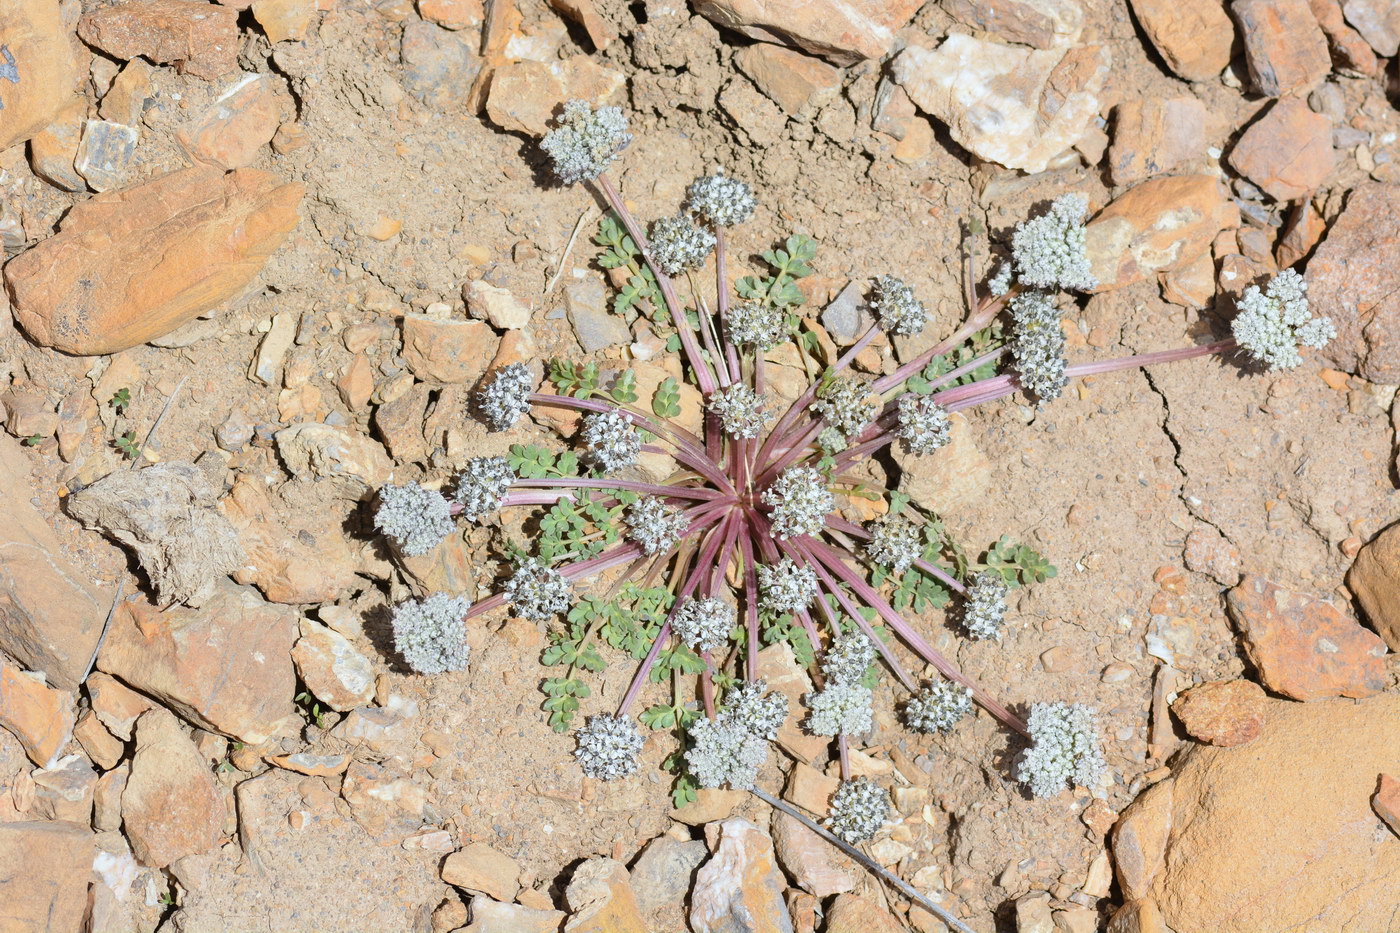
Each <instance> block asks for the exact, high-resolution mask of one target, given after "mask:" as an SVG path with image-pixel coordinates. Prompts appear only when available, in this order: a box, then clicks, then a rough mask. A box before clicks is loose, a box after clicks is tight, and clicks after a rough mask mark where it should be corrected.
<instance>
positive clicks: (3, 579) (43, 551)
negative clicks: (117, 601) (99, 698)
mask: <svg viewBox="0 0 1400 933" xmlns="http://www.w3.org/2000/svg"><path fill="white" fill-rule="evenodd" d="M28 488H29V464H28V461H27V460H26V459H25V457H24V454H23V453H21V452H20V449H19V444H18V443H16V442H15V441H13V440H11V439H9V438H7V437H3V436H0V489H4V490H5V491H6V493H7V495H6V499H5V521H3V522H0V650H3V651H4V652H5V653H6V654H8V655H9V656H10V657H12V658H14V659H15V660H16V661H18V662H19V663H20V664H22V665H23V666H24V667H26V668H28V669H29V670H31V671H39V672H42V673H43V674H44V675H45V676H46V677H47V678H48V682H49V683H50V684H51V685H53V686H54V687H57V688H59V689H60V690H74V689H76V688H77V686H78V681H79V680H80V679H82V676H83V673H84V672H85V671H86V670H87V666H88V660H89V659H90V658H91V657H92V653H93V651H95V650H96V648H97V640H98V638H99V636H100V634H101V631H102V623H103V621H104V620H105V619H106V617H107V606H108V604H109V603H110V602H111V596H110V595H107V594H104V593H103V592H101V591H100V590H98V589H97V588H96V587H94V586H92V585H91V584H90V583H88V582H87V575H86V574H84V573H83V572H81V571H79V570H78V569H77V568H76V567H74V566H73V565H71V564H69V563H68V562H67V561H66V560H64V559H63V558H62V556H61V554H62V550H63V549H62V545H61V544H60V543H59V540H58V536H57V535H55V534H54V532H53V529H52V528H50V527H49V525H48V522H46V521H45V520H44V518H43V516H41V515H40V514H39V513H38V511H37V510H35V508H34V507H33V506H32V505H30V503H29V493H28V491H27V490H28Z"/></svg>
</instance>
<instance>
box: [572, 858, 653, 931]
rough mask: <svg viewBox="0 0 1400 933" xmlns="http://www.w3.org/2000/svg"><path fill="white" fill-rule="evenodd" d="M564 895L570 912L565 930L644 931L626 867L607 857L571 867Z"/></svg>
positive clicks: (644, 923)
mask: <svg viewBox="0 0 1400 933" xmlns="http://www.w3.org/2000/svg"><path fill="white" fill-rule="evenodd" d="M564 899H565V901H567V902H568V905H569V912H570V917H569V922H568V923H566V924H564V933H644V931H646V929H647V925H646V921H645V920H643V919H642V912H641V908H640V907H638V906H637V895H636V894H635V893H634V892H633V891H632V883H631V880H630V879H629V877H628V875H627V869H626V867H624V866H623V864H622V863H621V862H617V861H614V860H612V859H610V858H602V857H601V856H600V857H597V858H591V859H589V860H588V861H586V862H584V863H583V864H582V865H580V866H579V867H578V868H576V869H574V875H573V878H572V879H571V880H570V881H569V886H568V888H566V889H565V891H564Z"/></svg>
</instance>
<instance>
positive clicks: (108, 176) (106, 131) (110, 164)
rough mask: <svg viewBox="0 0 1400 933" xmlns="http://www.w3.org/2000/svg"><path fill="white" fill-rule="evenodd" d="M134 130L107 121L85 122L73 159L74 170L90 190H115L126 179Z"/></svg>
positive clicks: (131, 155) (135, 135)
mask: <svg viewBox="0 0 1400 933" xmlns="http://www.w3.org/2000/svg"><path fill="white" fill-rule="evenodd" d="M139 135H140V134H138V133H137V131H136V127H134V126H127V125H125V124H123V123H112V122H111V121H109V120H88V121H86V122H85V123H84V124H83V136H82V139H81V140H80V141H79V143H78V151H77V153H76V154H75V155H74V156H73V168H74V169H76V170H77V172H78V174H79V175H81V176H83V179H84V180H85V181H87V183H88V187H89V188H91V189H92V190H93V191H108V190H110V189H112V188H118V187H120V186H122V185H124V184H126V183H127V181H128V180H129V170H130V168H131V159H132V157H133V156H134V155H136V141H137V139H138V137H139Z"/></svg>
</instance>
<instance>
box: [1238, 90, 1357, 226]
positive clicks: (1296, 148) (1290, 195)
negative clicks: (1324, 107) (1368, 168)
mask: <svg viewBox="0 0 1400 933" xmlns="http://www.w3.org/2000/svg"><path fill="white" fill-rule="evenodd" d="M1230 164H1231V165H1232V166H1233V167H1234V168H1235V170H1236V171H1238V172H1239V173H1240V174H1241V175H1244V176H1245V177H1246V178H1248V179H1249V180H1250V181H1252V182H1254V183H1255V184H1256V185H1258V186H1259V187H1260V188H1262V189H1263V190H1264V192H1265V193H1266V194H1268V195H1269V196H1270V197H1272V198H1274V199H1276V200H1279V201H1291V200H1293V199H1294V198H1301V197H1303V196H1304V195H1306V194H1308V193H1309V192H1311V191H1313V190H1314V189H1316V188H1317V187H1318V186H1319V185H1321V184H1322V183H1323V182H1324V181H1325V180H1326V179H1327V176H1328V175H1330V174H1331V173H1332V169H1333V168H1334V167H1335V166H1336V164H1337V155H1336V150H1334V149H1333V148H1332V121H1331V120H1330V119H1328V118H1327V117H1326V116H1324V115H1323V114H1320V113H1313V112H1312V111H1311V110H1309V109H1308V105H1307V104H1305V103H1303V102H1302V101H1301V100H1297V99H1296V98H1291V97H1290V98H1285V99H1284V100H1281V101H1279V102H1278V103H1276V104H1274V105H1273V106H1272V107H1270V108H1269V111H1268V113H1266V114H1264V116H1263V117H1262V118H1261V119H1259V120H1257V121H1255V122H1254V123H1253V124H1251V125H1250V127H1249V128H1248V129H1247V130H1245V131H1244V134H1243V135H1242V136H1240V139H1239V142H1237V143H1235V148H1234V150H1233V151H1231V153H1230Z"/></svg>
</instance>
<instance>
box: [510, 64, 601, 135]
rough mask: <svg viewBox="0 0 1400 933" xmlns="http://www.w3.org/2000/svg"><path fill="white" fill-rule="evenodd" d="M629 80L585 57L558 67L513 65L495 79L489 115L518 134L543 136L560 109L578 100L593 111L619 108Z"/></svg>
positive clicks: (549, 65) (555, 65) (551, 65)
mask: <svg viewBox="0 0 1400 933" xmlns="http://www.w3.org/2000/svg"><path fill="white" fill-rule="evenodd" d="M626 86H627V76H626V75H624V74H623V73H622V72H620V71H614V70H613V69H611V68H605V67H603V66H602V65H599V64H598V63H597V62H595V61H593V59H591V58H589V57H588V56H587V55H575V56H574V57H573V58H566V59H564V60H563V61H556V62H549V63H545V62H533V61H523V62H512V63H511V64H508V65H504V66H502V67H500V68H497V69H496V70H495V71H494V72H493V73H492V75H491V89H490V91H489V92H488V95H487V98H486V115H487V116H488V117H490V118H491V122H492V123H494V124H496V125H497V126H499V127H501V129H504V130H509V131H511V132H515V133H525V134H527V135H530V136H543V135H544V134H545V133H546V132H547V131H548V130H549V126H550V122H551V121H552V120H553V119H554V116H555V112H556V111H557V110H558V108H559V105H560V104H562V103H563V102H564V101H565V100H568V99H571V98H578V99H580V100H586V101H588V102H589V103H590V104H593V105H594V106H598V105H601V104H616V103H619V102H620V100H621V95H622V92H623V90H624V89H625V88H626Z"/></svg>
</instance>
